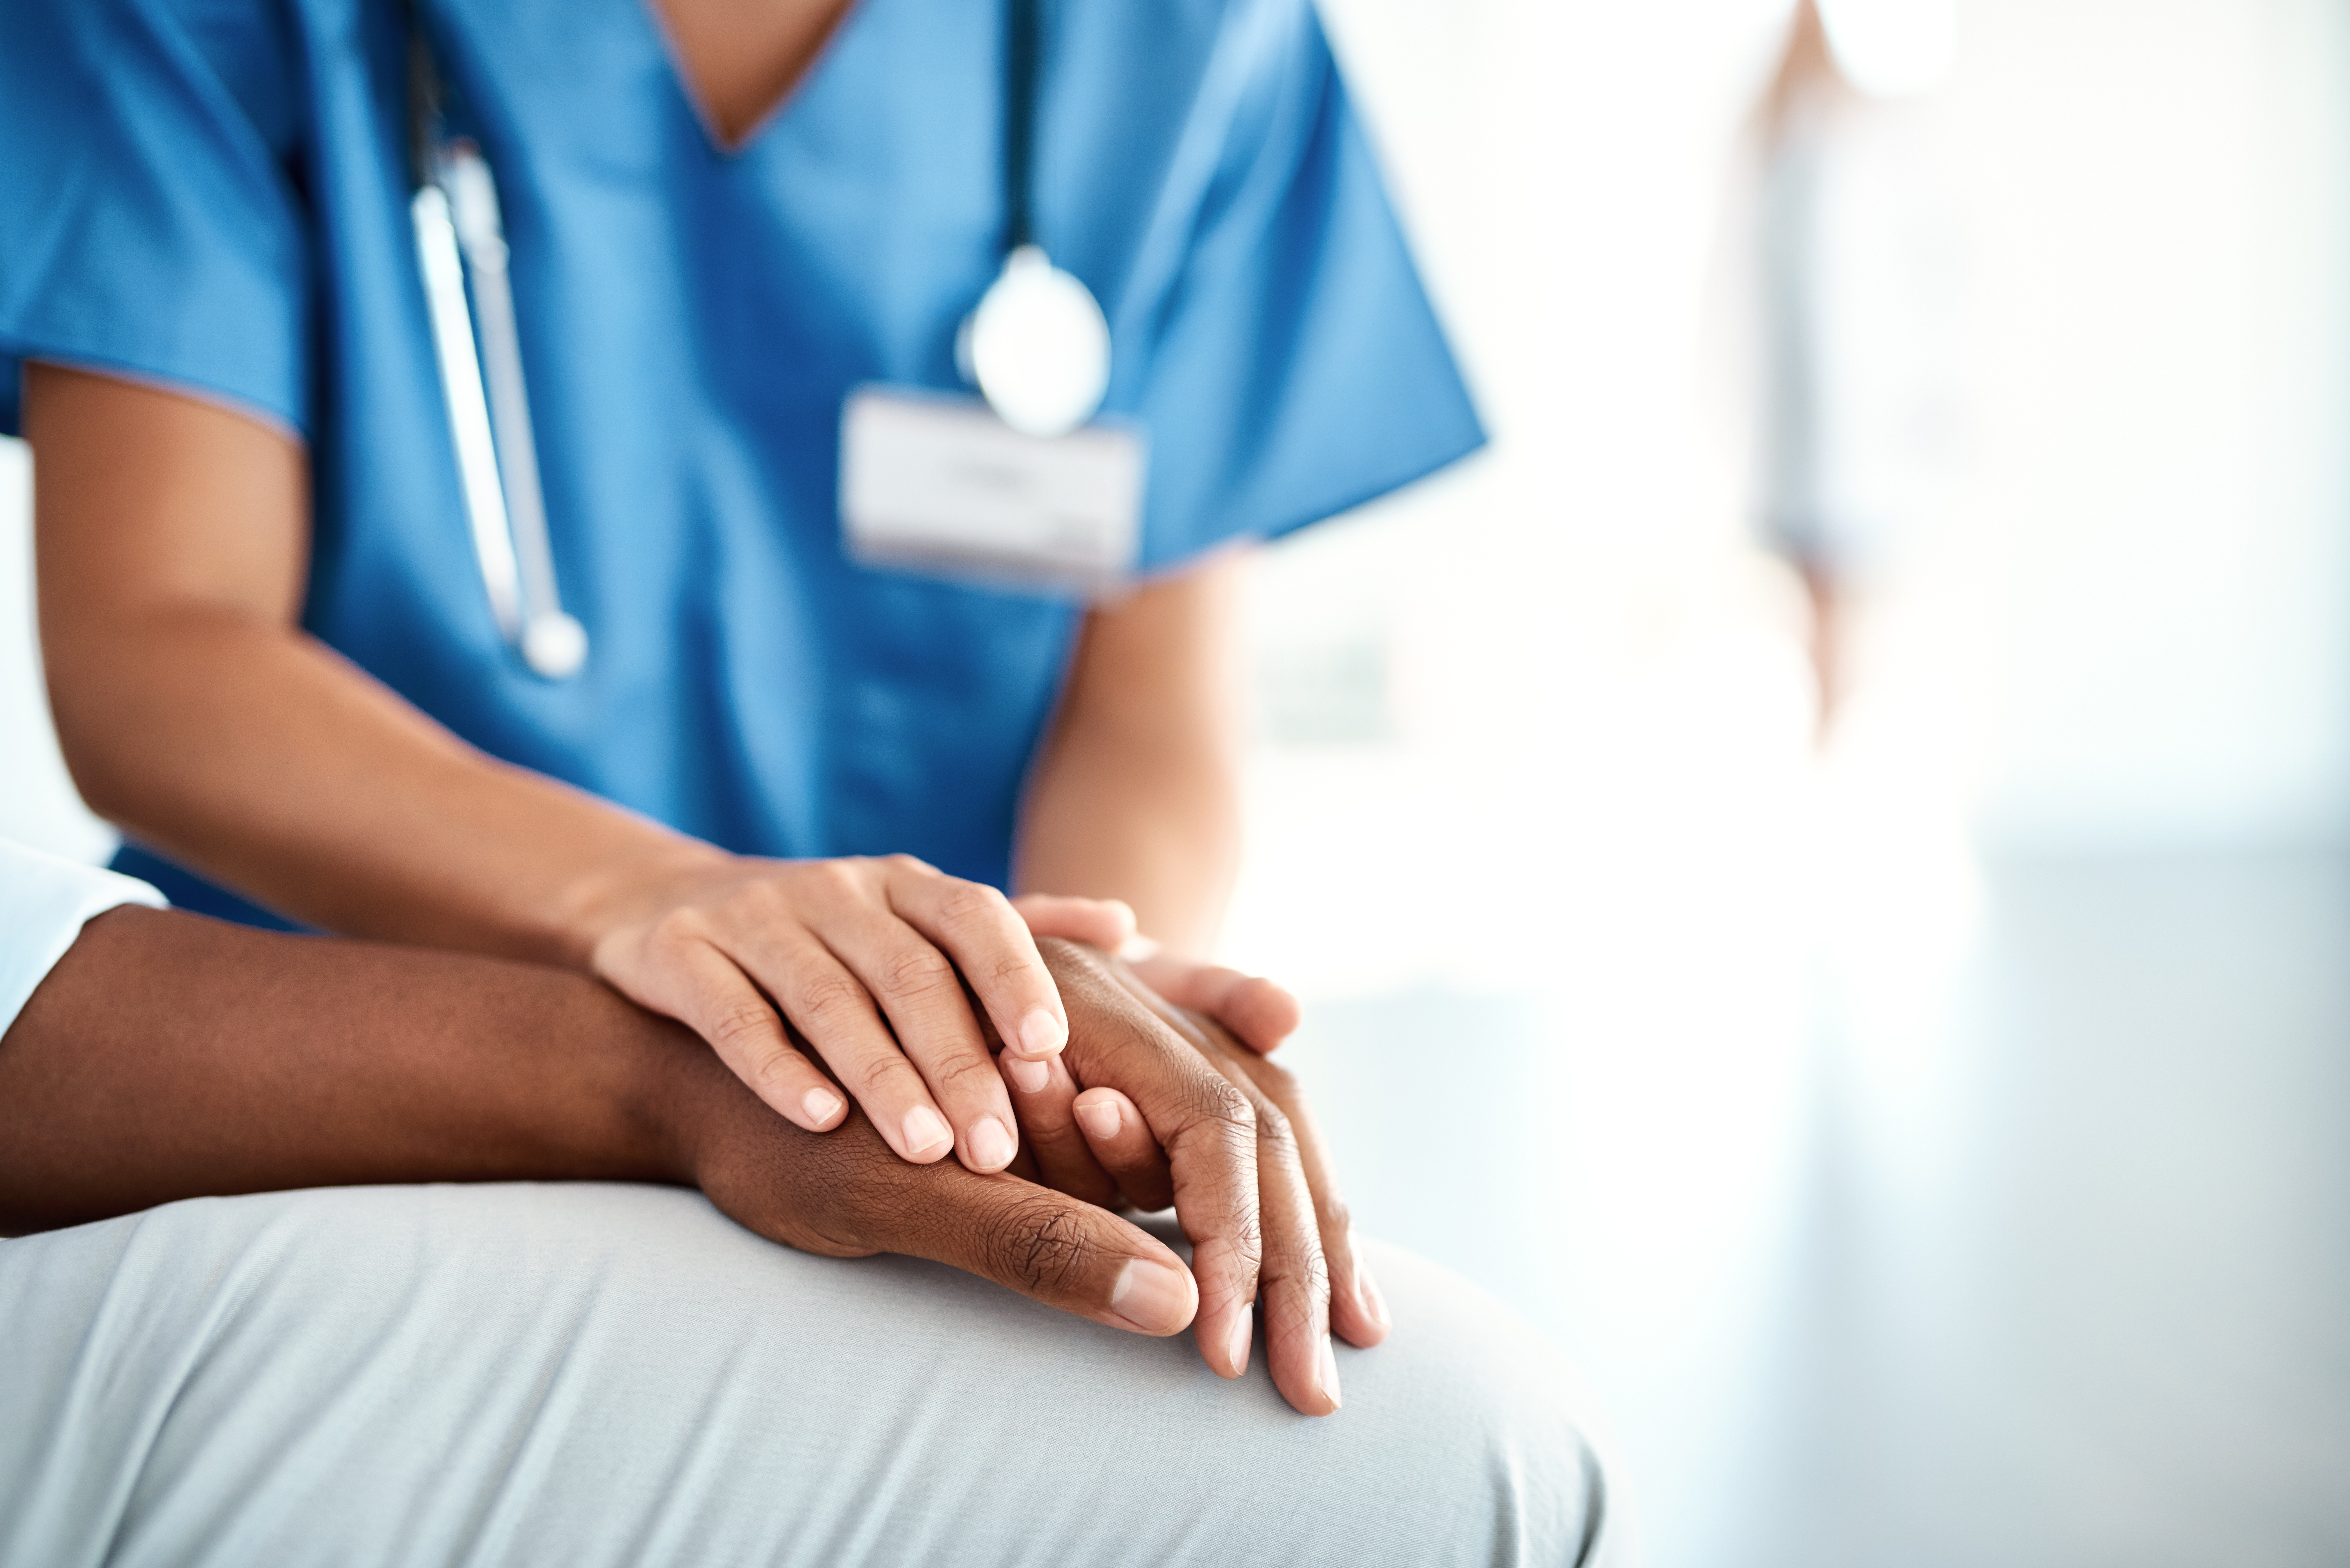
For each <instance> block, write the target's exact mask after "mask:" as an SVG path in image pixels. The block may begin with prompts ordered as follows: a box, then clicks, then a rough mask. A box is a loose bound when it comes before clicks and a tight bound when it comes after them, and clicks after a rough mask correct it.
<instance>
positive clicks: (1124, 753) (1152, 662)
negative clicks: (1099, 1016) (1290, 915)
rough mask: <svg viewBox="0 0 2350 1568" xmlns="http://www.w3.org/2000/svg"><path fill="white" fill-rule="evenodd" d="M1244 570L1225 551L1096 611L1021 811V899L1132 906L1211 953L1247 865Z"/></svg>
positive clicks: (1188, 944)
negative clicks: (1065, 896) (1241, 666)
mask: <svg viewBox="0 0 2350 1568" xmlns="http://www.w3.org/2000/svg"><path fill="white" fill-rule="evenodd" d="M1248 561H1249V556H1248V553H1247V552H1246V551H1245V550H1241V549H1232V550H1225V551H1222V552H1219V553H1217V554H1215V555H1212V556H1209V557H1208V558H1206V559H1205V560H1202V561H1200V562H1197V563H1195V564H1193V565H1192V566H1189V567H1187V568H1185V569H1183V570H1181V571H1179V572H1177V573H1174V574H1172V575H1170V576H1164V577H1159V578H1157V579H1155V580H1153V581H1151V582H1149V583H1147V584H1145V585H1143V586H1142V587H1139V588H1137V589H1136V590H1135V591H1134V592H1133V593H1131V594H1129V595H1128V596H1127V597H1125V598H1124V599H1122V600H1119V601H1118V602H1116V603H1113V604H1108V605H1104V606H1100V607H1097V608H1095V609H1094V610H1093V611H1092V612H1091V613H1090V614H1088V615H1087V618H1086V623H1085V626H1084V628H1083V630H1082V632H1081V633H1080V635H1079V637H1078V639H1077V643H1076V650H1075V651H1074V652H1073V653H1072V654H1071V656H1070V669H1069V676H1068V680H1067V682H1066V689H1065V690H1064V691H1063V694H1062V699H1061V708H1060V711H1059V712H1058V713H1056V714H1055V716H1054V722H1053V728H1052V732H1051V733H1050V734H1049V735H1048V736H1047V737H1046V739H1045V746H1044V751H1043V753H1042V754H1041V756H1040V757H1039V758H1038V760H1037V763H1036V767H1035V774H1033V776H1032V777H1031V778H1030V780H1029V784H1028V796H1027V799H1026V801H1025V802H1024V804H1023V808H1022V813H1021V822H1020V844H1019V855H1018V857H1017V860H1016V862H1015V865H1014V880H1015V882H1016V883H1017V884H1018V886H1019V888H1020V890H1021V891H1023V892H1038V893H1074V894H1081V895H1085V896H1087V897H1090V898H1123V899H1125V900H1126V901H1127V902H1128V903H1129V904H1131V905H1133V906H1134V912H1135V915H1136V917H1137V919H1139V922H1140V924H1141V929H1142V930H1143V932H1144V933H1145V934H1146V935H1148V936H1150V937H1152V938H1155V939H1156V940H1159V941H1161V942H1164V943H1165V944H1167V946H1168V947H1170V949H1173V950H1176V951H1179V952H1186V953H1194V954H1201V953H1205V952H1206V951H1207V950H1209V948H1210V947H1211V946H1212V945H1213V943H1214V941H1215V937H1216V929H1217V927H1218V926H1219V925H1221V924H1222V920H1223V914H1224V902H1225V899H1226V898H1228V897H1229V896H1230V894H1231V892H1232V877H1233V875H1234V873H1235V871H1236V870H1237V869H1238V867H1239V864H1240V835H1241V828H1240V818H1241V813H1240V784H1239V779H1240V757H1241V744H1240V721H1239V710H1240V698H1239V691H1238V688H1239V680H1238V679H1237V676H1236V673H1235V670H1234V662H1235V661H1234V659H1233V647H1234V644H1235V643H1236V642H1237V640H1238V637H1239V625H1238V623H1239V604H1240V588H1241V583H1242V580H1243V575H1244V574H1245V572H1246V571H1247V568H1248Z"/></svg>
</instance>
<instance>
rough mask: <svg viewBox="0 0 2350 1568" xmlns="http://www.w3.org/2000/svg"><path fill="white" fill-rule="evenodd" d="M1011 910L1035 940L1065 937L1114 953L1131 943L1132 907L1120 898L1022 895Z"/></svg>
mask: <svg viewBox="0 0 2350 1568" xmlns="http://www.w3.org/2000/svg"><path fill="white" fill-rule="evenodd" d="M1012 907H1013V908H1014V909H1017V910H1018V911H1019V912H1020V918H1021V919H1023V920H1024V921H1026V922H1027V924H1028V934H1029V935H1030V936H1035V937H1066V938H1068V939H1069V940H1071V941H1073V942H1083V943H1085V944H1086V945H1087V947H1090V948H1099V949H1101V950H1102V951H1104V952H1106V953H1114V952H1117V951H1118V950H1119V949H1121V948H1123V947H1125V946H1126V944H1127V943H1128V942H1130V941H1132V940H1134V925H1135V922H1134V906H1133V905H1131V904H1129V903H1128V902H1127V901H1126V900H1125V899H1123V898H1064V897H1062V896H1061V895H1059V894H1056V893H1023V894H1021V895H1020V896H1019V897H1018V898H1014V899H1013V900H1012Z"/></svg>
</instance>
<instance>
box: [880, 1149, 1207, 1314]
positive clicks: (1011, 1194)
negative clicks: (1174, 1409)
mask: <svg viewBox="0 0 2350 1568" xmlns="http://www.w3.org/2000/svg"><path fill="white" fill-rule="evenodd" d="M900 1164H901V1168H902V1169H904V1170H906V1171H907V1172H909V1173H910V1174H911V1173H920V1176H922V1177H931V1178H935V1180H934V1181H931V1182H924V1183H920V1185H921V1186H922V1187H923V1190H922V1191H921V1192H920V1201H917V1202H915V1203H911V1204H909V1205H907V1206H906V1208H905V1209H904V1210H901V1212H900V1213H899V1215H898V1216H897V1227H898V1228H899V1234H897V1235H896V1236H895V1238H894V1239H893V1241H892V1242H891V1243H889V1251H896V1252H908V1253H911V1254H912V1255H914V1256H916V1257H921V1258H930V1259H932V1260H934V1261H936V1262H941V1263H947V1264H951V1265H952V1266H953V1267H955V1268H958V1269H964V1270H968V1271H969V1272H972V1273H974V1274H977V1275H979V1276H980V1277H981V1278H982V1279H988V1280H993V1281H995V1282H997V1283H998V1284H1001V1285H1005V1286H1008V1287H1010V1288H1011V1289H1013V1290H1015V1291H1018V1292H1019V1293H1021V1294H1022V1295H1024V1296H1033V1297H1035V1299H1036V1300H1038V1301H1040V1302H1043V1303H1045V1305H1047V1306H1055V1307H1058V1308H1060V1309H1061V1310H1062V1311H1064V1312H1072V1313H1076V1314H1077V1315H1078V1316H1080V1317H1089V1318H1091V1319H1093V1320H1094V1321H1095V1322H1096V1323H1106V1324H1109V1325H1110V1326H1111V1327H1113V1328H1123V1329H1128V1330H1130V1331H1131V1332H1133V1333H1136V1334H1158V1335H1166V1334H1180V1333H1181V1332H1182V1331H1183V1330H1184V1329H1186V1328H1188V1327H1190V1326H1191V1320H1192V1318H1193V1317H1194V1316H1195V1315H1196V1314H1197V1313H1198V1311H1199V1305H1200V1293H1199V1289H1198V1287H1197V1286H1196V1285H1195V1284H1194V1282H1193V1281H1192V1278H1191V1272H1190V1271H1189V1270H1187V1269H1185V1268H1184V1266H1183V1262H1182V1260H1181V1259H1180V1258H1178V1257H1177V1256H1176V1255H1175V1254H1174V1253H1173V1252H1171V1251H1169V1250H1168V1249H1167V1247H1166V1246H1165V1245H1164V1244H1163V1243H1161V1242H1160V1241H1158V1240H1157V1239H1156V1238H1154V1237H1151V1236H1149V1235H1147V1234H1145V1233H1144V1232H1143V1231H1140V1230H1138V1229H1137V1228H1136V1227H1134V1226H1133V1225H1130V1224H1128V1222H1127V1221H1125V1220H1121V1219H1119V1218H1118V1216H1117V1215H1115V1214H1112V1213H1110V1212H1109V1211H1108V1210H1105V1209H1101V1208H1097V1207H1096V1206H1095V1205H1093V1204H1091V1203H1087V1202H1085V1201H1084V1200H1082V1199H1076V1198H1071V1197H1069V1196H1068V1195H1067V1194H1066V1193H1061V1192H1055V1191H1053V1190H1051V1189H1048V1188H1043V1187H1037V1186H1035V1185H1033V1184H1032V1183H1029V1182H1025V1181H1022V1180H1021V1179H1018V1178H1017V1177H1013V1176H1005V1175H1002V1174H998V1175H994V1176H979V1175H974V1174H973V1173H972V1172H971V1171H969V1170H967V1169H965V1168H962V1166H961V1165H958V1164H954V1163H951V1162H948V1161H941V1163H939V1164H938V1165H935V1166H929V1167H909V1166H904V1165H903V1164H902V1162H900Z"/></svg>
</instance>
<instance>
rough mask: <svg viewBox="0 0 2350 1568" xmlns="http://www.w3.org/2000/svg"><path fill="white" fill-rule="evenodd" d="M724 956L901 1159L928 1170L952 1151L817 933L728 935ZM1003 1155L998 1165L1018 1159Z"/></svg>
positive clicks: (950, 1132) (867, 997)
mask: <svg viewBox="0 0 2350 1568" xmlns="http://www.w3.org/2000/svg"><path fill="white" fill-rule="evenodd" d="M724 953H725V956H726V957H727V958H729V959H731V960H733V961H734V962H735V963H736V964H738V965H740V966H741V968H742V971H743V973H744V974H746V975H747V976H748V977H749V978H750V979H751V980H752V981H755V982H756V983H757V985H758V987H759V989H760V990H762V991H764V992H766V994H767V995H769V996H771V997H774V998H775V1002H777V1003H778V1004H779V1005H780V1006H781V1007H782V1009H783V1013H784V1016H785V1018H786V1019H788V1020H790V1022H791V1025H792V1027H793V1028H795V1029H796V1030H798V1031H799V1033H800V1035H801V1037H802V1038H803V1039H805V1040H806V1042H807V1043H808V1044H809V1045H811V1046H813V1047H814V1048H815V1050H816V1054H817V1055H819V1056H822V1057H823V1058H824V1060H825V1063H826V1064H827V1065H828V1066H830V1067H831V1068H832V1070H833V1073H834V1075H836V1076H837V1077H838V1078H839V1079H840V1084H841V1086H842V1087H843V1088H845V1089H847V1091H848V1093H849V1094H850V1095H851V1096H853V1097H854V1098H855V1099H856V1101H857V1103H858V1105H859V1106H863V1107H864V1110H865V1114H866V1115H867V1116H869V1117H871V1118H872V1121H873V1125H874V1126H875V1127H878V1128H879V1129H880V1132H881V1136H882V1137H885V1138H887V1139H888V1140H889V1147H892V1148H894V1149H896V1150H897V1151H898V1154H899V1157H900V1158H905V1159H910V1160H912V1161H914V1162H915V1163H917V1164H924V1165H926V1164H928V1163H930V1162H931V1161H932V1160H935V1159H940V1158H944V1157H945V1155H946V1154H947V1152H948V1151H949V1150H950V1149H951V1148H953V1147H954V1141H955V1134H954V1127H953V1126H952V1125H951V1123H949V1122H948V1120H947V1119H946V1117H944V1116H941V1115H940V1114H939V1107H938V1106H937V1104H936V1103H935V1102H933V1101H932V1100H931V1092H930V1087H929V1085H926V1084H925V1083H924V1082H923V1081H922V1075H921V1074H920V1072H918V1071H916V1070H915V1067H914V1064H912V1063H911V1062H910V1061H908V1060H907V1059H906V1054H905V1052H903V1051H901V1050H900V1049H899V1046H898V1042H897V1041H896V1040H895V1039H894V1038H892V1037H891V1035H890V1033H889V1029H888V1028H887V1027H886V1026H885V1025H884V1024H883V1023H882V1022H881V1015H880V1013H879V1012H878V1011H877V1010H876V1009H875V1007H874V1003H873V998H872V995H871V994H870V993H869V992H868V991H867V990H866V988H865V986H864V984H863V983H862V982H861V981H858V977H857V976H856V975H855V974H854V973H853V972H851V971H850V970H849V969H848V968H847V966H846V965H845V964H843V963H842V962H841V961H840V960H839V959H837V958H836V957H835V956H834V955H833V953H832V950H830V949H829V948H827V946H826V945H825V944H824V943H823V942H821V941H819V940H817V939H816V935H815V934H814V933H813V932H811V931H809V930H808V929H806V928H805V927H800V926H784V927H781V928H776V927H764V928H761V929H755V930H753V931H749V932H743V931H734V932H730V933H729V934H728V938H727V940H726V942H725V946H724ZM1009 1141H1010V1137H1009V1131H1008V1129H1007V1131H1006V1143H1007V1145H1008V1144H1009ZM1001 1152H1002V1154H1003V1159H1002V1160H999V1161H997V1163H998V1164H999V1165H1000V1164H1003V1162H1004V1161H1008V1160H1009V1159H1010V1158H1012V1152H1013V1151H1012V1149H1011V1148H1010V1147H1004V1148H1003V1150H1002V1151H1001Z"/></svg>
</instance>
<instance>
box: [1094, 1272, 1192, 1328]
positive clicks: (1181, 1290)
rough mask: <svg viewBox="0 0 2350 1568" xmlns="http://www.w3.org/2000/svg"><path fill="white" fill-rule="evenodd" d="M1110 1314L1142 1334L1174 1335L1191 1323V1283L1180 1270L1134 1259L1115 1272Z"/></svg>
mask: <svg viewBox="0 0 2350 1568" xmlns="http://www.w3.org/2000/svg"><path fill="white" fill-rule="evenodd" d="M1109 1310H1110V1311H1112V1312H1114V1313H1116V1314H1118V1316H1120V1317H1122V1318H1124V1319H1126V1321H1127V1322H1128V1323H1130V1324H1133V1325H1134V1326H1135V1327H1137V1328H1139V1329H1140V1330H1141V1331H1142V1332H1143V1333H1145V1334H1173V1333H1174V1332H1175V1331H1176V1330H1177V1329H1179V1328H1181V1327H1182V1326H1183V1325H1184V1324H1187V1323H1189V1322H1190V1321H1191V1280H1190V1279H1189V1278H1187V1277H1186V1276H1185V1275H1184V1274H1183V1272H1182V1271H1181V1270H1180V1269H1170V1268H1169V1267H1168V1266H1167V1265H1166V1264H1164V1263H1153V1262H1149V1261H1148V1260H1146V1259H1142V1258H1137V1259H1135V1260H1134V1261H1133V1262H1129V1263H1128V1264H1127V1265H1126V1267H1125V1268H1123V1269H1120V1270H1119V1271H1118V1283H1117V1284H1116V1285H1114V1286H1112V1287H1111V1289H1110V1293H1109Z"/></svg>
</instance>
